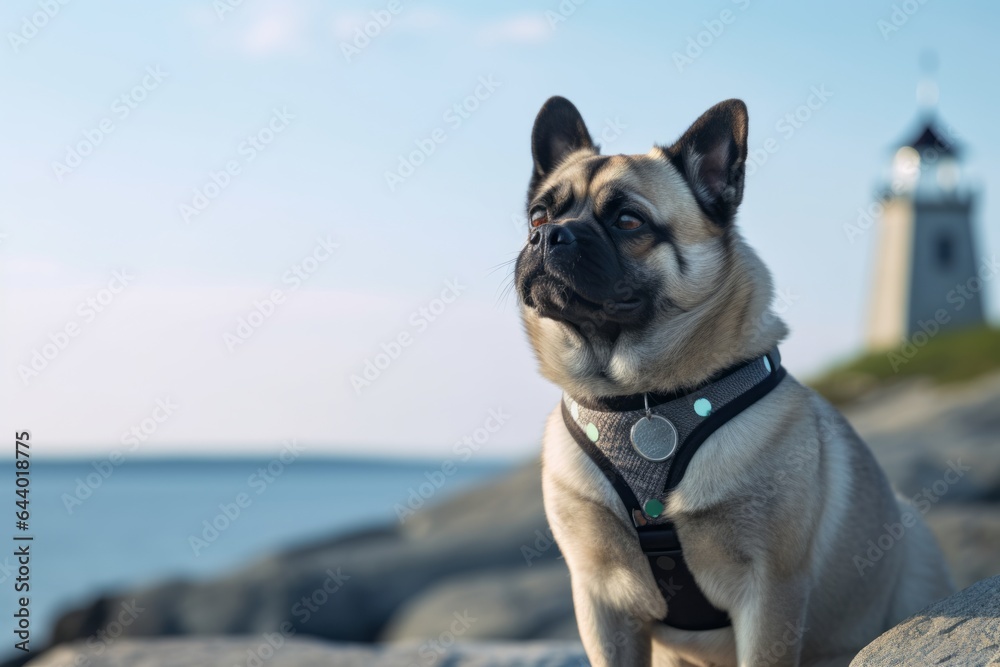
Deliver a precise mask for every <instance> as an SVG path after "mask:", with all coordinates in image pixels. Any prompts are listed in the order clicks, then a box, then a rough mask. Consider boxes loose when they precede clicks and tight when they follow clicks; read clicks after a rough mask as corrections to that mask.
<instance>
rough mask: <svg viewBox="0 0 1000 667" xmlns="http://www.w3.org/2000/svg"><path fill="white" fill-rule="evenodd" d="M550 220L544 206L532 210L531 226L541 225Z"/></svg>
mask: <svg viewBox="0 0 1000 667" xmlns="http://www.w3.org/2000/svg"><path fill="white" fill-rule="evenodd" d="M548 221H549V213H548V211H546V210H545V209H544V208H542V207H538V208H536V209H534V210H532V211H531V226H532V227H540V226H542V225H544V224H545V223H546V222H548Z"/></svg>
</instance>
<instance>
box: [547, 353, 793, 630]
mask: <svg viewBox="0 0 1000 667" xmlns="http://www.w3.org/2000/svg"><path fill="white" fill-rule="evenodd" d="M784 377H785V369H784V368H783V367H782V366H781V357H780V355H779V354H778V349H777V348H774V349H773V350H771V351H770V352H768V353H767V354H765V355H764V356H762V357H758V358H756V359H752V360H750V361H747V362H744V363H741V364H739V365H737V366H734V367H732V368H729V369H726V370H725V371H722V372H721V373H719V374H718V375H716V376H715V377H714V378H712V379H711V380H710V381H709V382H708V383H707V384H706V385H705V386H703V387H701V388H700V389H697V390H695V391H691V392H688V393H675V394H638V395H635V396H615V397H609V398H601V399H596V400H591V401H578V400H574V399H572V398H570V397H569V396H566V395H564V396H563V401H562V414H563V421H564V422H565V423H566V428H567V429H569V432H570V433H571V434H572V435H573V439H574V440H576V442H577V444H578V445H579V446H580V448H581V449H583V451H584V452H586V454H587V455H588V456H589V457H590V459H591V460H592V461H593V462H594V463H595V464H596V465H597V467H598V468H600V469H601V470H602V471H603V472H604V474H605V475H606V476H607V477H608V479H609V480H610V482H611V484H612V485H613V486H614V489H615V491H616V492H617V493H618V497H619V498H621V501H622V503H623V504H624V505H625V510H626V511H627V513H628V515H629V516H630V517H631V518H632V522H633V524H634V525H635V529H636V532H637V533H638V536H639V546H640V547H641V548H642V551H643V553H644V554H645V555H646V557H647V558H648V559H649V566H650V568H651V569H652V571H653V579H655V580H656V583H657V586H658V587H659V589H660V592H661V593H662V594H663V597H664V598H665V599H666V600H667V616H666V618H664V619H662V620H663V622H664V623H666V624H667V625H669V626H671V627H675V628H679V629H681V630H713V629H716V628H724V627H726V626H728V625H730V624H731V620H730V618H729V614H728V613H726V612H725V611H724V610H722V609H719V608H717V607H715V606H714V605H713V604H712V603H711V602H709V601H708V599H706V598H705V595H704V593H702V591H701V589H700V588H698V585H697V583H696V582H695V580H694V576H693V575H692V574H691V571H690V569H688V566H687V563H686V562H685V560H684V553H683V550H682V549H681V543H680V540H679V539H678V537H677V531H676V530H675V529H674V525H673V523H672V522H671V521H670V520H669V519H668V518H667V517H666V516H665V515H664V514H663V512H664V507H665V506H666V504H667V498H668V496H669V494H670V493H671V492H672V491H673V490H674V488H676V487H677V485H678V484H680V482H681V480H682V479H683V478H684V472H685V471H686V470H687V467H688V464H689V463H690V462H691V459H692V458H693V457H694V455H695V452H697V451H698V448H699V447H700V446H701V445H702V444H703V443H704V442H705V440H706V439H707V438H708V436H710V435H711V434H712V433H714V432H715V430H716V429H718V428H719V427H720V426H722V425H723V424H725V423H726V422H727V421H729V420H730V419H732V418H733V417H735V416H736V415H738V414H739V413H740V412H742V411H743V410H745V409H746V408H748V407H750V406H751V405H753V404H754V403H755V402H756V401H758V400H759V399H761V398H762V397H764V396H765V395H767V393H768V392H770V391H771V390H772V389H774V388H775V387H776V386H778V383H780V382H781V380H782V379H783V378H784ZM640 422H642V423H640Z"/></svg>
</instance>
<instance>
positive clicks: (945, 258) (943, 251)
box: [934, 234, 955, 269]
mask: <svg viewBox="0 0 1000 667" xmlns="http://www.w3.org/2000/svg"><path fill="white" fill-rule="evenodd" d="M934 254H935V257H936V259H937V265H938V267H939V268H942V269H950V268H951V266H952V264H953V263H954V260H955V244H954V242H953V241H952V238H951V235H950V234H938V237H937V242H936V243H935V245H934Z"/></svg>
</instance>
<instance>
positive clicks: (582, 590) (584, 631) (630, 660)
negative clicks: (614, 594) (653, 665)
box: [573, 582, 652, 667]
mask: <svg viewBox="0 0 1000 667" xmlns="http://www.w3.org/2000/svg"><path fill="white" fill-rule="evenodd" d="M573 606H574V607H575V608H576V623H577V627H578V628H579V630H580V638H581V639H582V640H583V647H584V649H585V650H586V651H587V657H588V658H589V659H590V664H591V665H592V667H613V666H614V667H626V666H627V667H631V666H633V665H634V666H636V667H649V664H650V654H651V651H652V645H651V643H650V642H651V639H650V636H649V623H647V622H644V621H641V620H639V619H638V618H636V617H635V616H634V615H632V614H631V613H629V612H626V611H623V610H621V609H615V608H614V607H612V606H611V605H609V604H607V603H606V602H605V601H603V600H601V599H599V598H598V597H596V596H595V595H594V592H593V591H590V590H588V586H587V585H586V584H585V583H581V584H577V583H575V582H574V584H573Z"/></svg>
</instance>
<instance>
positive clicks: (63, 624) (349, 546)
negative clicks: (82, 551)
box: [54, 461, 563, 643]
mask: <svg viewBox="0 0 1000 667" xmlns="http://www.w3.org/2000/svg"><path fill="white" fill-rule="evenodd" d="M547 531H548V523H547V522H546V520H545V513H544V510H543V508H542V498H541V481H540V472H539V469H538V463H537V461H535V462H533V463H532V464H530V465H527V466H525V467H523V468H521V469H518V470H517V471H515V472H513V473H511V474H510V475H508V476H505V477H503V478H502V479H500V480H498V481H496V482H494V483H492V484H488V485H486V486H483V487H481V488H479V489H476V490H474V491H472V492H469V493H466V494H463V495H462V496H460V497H459V498H455V499H452V500H447V501H445V502H443V503H441V504H438V505H435V506H432V507H429V508H427V509H423V510H421V511H418V512H417V513H416V515H414V516H412V517H410V518H409V519H408V520H407V521H406V522H405V523H404V524H402V525H394V526H390V527H387V528H384V529H378V530H373V531H369V532H366V533H359V534H355V535H350V536H347V537H345V538H341V539H335V540H331V541H329V542H326V543H320V544H315V545H312V546H309V547H308V548H303V549H298V550H293V551H290V552H286V553H283V554H279V555H276V556H274V557H272V558H268V559H266V560H263V561H260V562H257V563H254V564H251V565H250V566H248V567H246V568H244V569H242V570H239V571H236V572H234V573H232V574H230V575H228V576H226V577H223V578H219V579H215V580H210V581H206V582H189V581H172V582H167V583H165V584H162V585H159V586H156V587H153V588H147V589H139V590H135V591H124V592H121V593H118V594H113V595H108V596H105V597H102V598H100V599H98V600H96V601H94V602H93V603H91V604H90V605H89V606H87V607H84V608H82V609H78V610H75V611H72V612H70V613H68V614H65V615H64V616H63V617H62V618H61V619H60V620H59V622H58V624H57V627H56V632H55V635H54V643H61V642H67V641H74V640H79V639H85V638H87V637H89V636H92V635H94V634H96V633H98V632H100V631H101V630H102V629H104V628H107V627H108V625H109V623H111V622H113V620H114V619H115V618H116V617H117V615H118V613H119V612H120V610H121V607H122V604H123V603H124V604H127V603H129V602H130V601H131V600H133V599H134V600H135V601H136V602H135V604H136V605H137V606H138V607H140V608H142V609H143V611H142V613H140V614H139V615H138V617H137V618H136V619H135V621H134V622H133V623H132V624H131V625H129V626H127V627H125V628H124V635H125V636H159V635H188V634H191V635H240V634H257V633H261V632H265V631H274V630H275V629H277V628H278V627H279V626H280V625H281V623H282V622H284V621H289V622H292V623H293V624H294V625H295V628H296V630H297V631H298V632H300V633H303V634H309V635H314V636H318V637H322V638H325V639H332V640H339V641H352V642H371V641H375V640H377V639H378V638H379V636H380V635H381V633H382V630H383V628H384V627H385V625H386V623H388V621H389V620H390V618H392V617H393V616H394V615H395V614H396V613H397V611H398V610H399V609H400V608H401V607H402V606H403V605H405V604H407V603H408V602H409V601H411V600H413V599H415V598H416V597H417V596H419V595H421V594H423V593H424V592H426V591H428V590H429V589H431V588H432V587H433V586H435V585H437V584H438V583H439V582H444V581H447V580H449V579H453V578H454V577H460V576H462V575H465V574H469V573H473V572H483V571H487V570H503V569H509V570H519V569H520V570H528V569H530V568H528V567H527V566H526V562H525V556H524V553H523V552H522V551H523V549H524V548H529V549H532V550H534V551H535V552H537V553H538V555H537V557H534V558H533V566H540V565H541V564H542V563H545V562H554V561H555V560H556V559H557V558H558V556H559V550H558V548H557V547H556V546H555V545H554V544H551V545H549V546H547V547H546V548H544V549H541V550H539V549H536V548H535V545H536V544H539V543H540V542H539V540H540V536H542V537H544V536H545V535H546V534H547ZM543 542H545V541H544V540H543ZM546 543H547V542H546ZM543 546H544V544H543ZM553 572H555V571H553ZM551 576H553V577H554V578H555V579H558V578H559V577H560V576H563V575H560V574H555V573H554V574H553V575H551ZM333 589H335V591H333ZM331 591H332V592H331ZM304 598H305V599H306V600H307V601H308V600H312V609H309V608H308V607H307V606H305V605H304V604H303V599H304ZM499 604H501V605H502V604H503V601H502V600H500V601H499ZM496 613H498V614H506V615H508V616H509V617H510V619H514V618H516V617H517V616H519V615H520V614H522V613H523V610H522V609H520V608H518V607H517V606H507V607H501V608H499V609H498V610H497V612H496ZM449 614H450V612H449ZM443 620H444V619H442V621H443ZM483 627H484V628H486V627H495V628H497V629H498V631H499V629H500V628H503V629H504V631H508V630H511V629H513V628H516V627H521V628H522V629H523V632H526V633H528V634H527V635H521V634H514V635H500V636H498V635H493V636H488V635H481V636H484V637H486V636H488V637H489V638H491V639H527V638H535V637H538V636H540V635H539V633H538V631H537V628H528V627H525V626H524V625H521V626H518V625H517V624H516V623H514V622H512V621H510V620H508V621H504V622H501V621H499V620H497V621H496V622H495V623H491V624H490V625H489V626H487V625H484V626H483Z"/></svg>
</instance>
